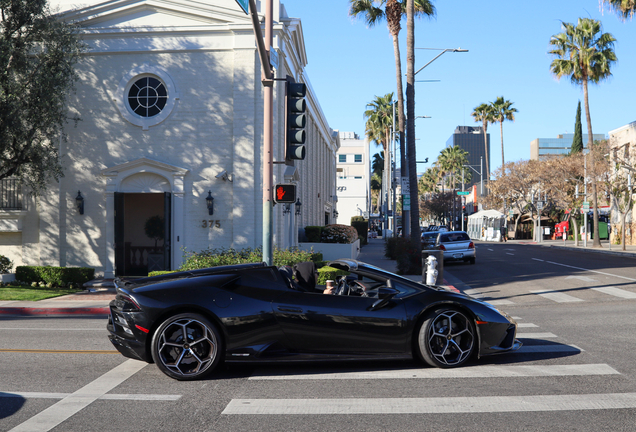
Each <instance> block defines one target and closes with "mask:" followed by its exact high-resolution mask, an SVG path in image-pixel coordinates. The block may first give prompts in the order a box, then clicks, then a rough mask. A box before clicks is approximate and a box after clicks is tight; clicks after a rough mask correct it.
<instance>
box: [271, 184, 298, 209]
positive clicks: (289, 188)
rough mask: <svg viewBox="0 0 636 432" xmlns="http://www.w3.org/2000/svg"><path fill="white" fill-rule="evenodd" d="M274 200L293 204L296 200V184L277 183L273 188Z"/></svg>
mask: <svg viewBox="0 0 636 432" xmlns="http://www.w3.org/2000/svg"><path fill="white" fill-rule="evenodd" d="M274 201H275V202H277V203H286V204H294V203H295V202H296V185H295V184H289V183H282V184H277V185H276V187H275V188H274Z"/></svg>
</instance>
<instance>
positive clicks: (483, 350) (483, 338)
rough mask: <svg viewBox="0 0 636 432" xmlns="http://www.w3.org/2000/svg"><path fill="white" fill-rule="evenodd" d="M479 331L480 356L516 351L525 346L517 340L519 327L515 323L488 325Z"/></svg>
mask: <svg viewBox="0 0 636 432" xmlns="http://www.w3.org/2000/svg"><path fill="white" fill-rule="evenodd" d="M477 328H478V330H479V340H480V346H479V356H480V357H481V356H487V355H493V354H501V353H505V352H509V351H516V350H518V349H519V348H521V345H523V344H522V343H521V342H520V341H519V340H518V339H516V333H517V325H516V324H513V323H507V324H506V323H492V322H490V323H486V324H480V325H478V326H477Z"/></svg>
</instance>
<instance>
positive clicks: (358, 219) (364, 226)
mask: <svg viewBox="0 0 636 432" xmlns="http://www.w3.org/2000/svg"><path fill="white" fill-rule="evenodd" d="M351 226H352V227H354V228H355V229H356V231H358V238H359V239H360V244H361V245H365V244H367V238H368V235H369V221H367V220H365V219H364V218H363V217H362V216H354V217H352V218H351Z"/></svg>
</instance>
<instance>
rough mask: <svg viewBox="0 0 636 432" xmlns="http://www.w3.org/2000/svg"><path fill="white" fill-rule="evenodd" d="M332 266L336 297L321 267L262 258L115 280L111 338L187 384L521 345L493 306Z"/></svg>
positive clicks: (443, 358) (360, 268) (349, 263)
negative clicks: (242, 365) (227, 365)
mask: <svg viewBox="0 0 636 432" xmlns="http://www.w3.org/2000/svg"><path fill="white" fill-rule="evenodd" d="M329 265H330V266H332V267H335V268H337V269H340V270H345V271H346V272H348V273H349V275H348V276H341V277H339V278H338V280H337V289H336V295H325V294H323V293H322V289H321V287H319V286H316V279H315V265H314V264H313V263H300V264H298V265H297V266H296V277H295V278H294V279H292V278H291V277H290V275H291V272H290V269H289V268H288V267H281V268H276V267H268V266H267V265H266V264H264V263H253V264H240V265H232V266H222V267H215V268H209V269H202V270H195V271H187V272H178V273H171V274H167V275H162V276H156V277H150V278H143V279H138V280H135V281H131V282H127V281H124V280H120V279H117V280H116V286H117V296H116V298H115V300H113V301H112V302H111V303H110V316H109V319H108V327H107V328H108V331H109V332H110V335H109V338H110V341H111V342H112V344H113V345H114V346H115V348H117V349H118V350H119V351H120V352H121V353H122V354H123V355H124V356H126V357H130V358H133V359H138V360H141V361H145V362H154V363H156V364H157V367H158V368H159V369H160V370H161V371H162V372H163V373H164V374H166V375H168V376H169V377H171V378H175V379H178V380H192V379H197V378H203V377H204V376H206V375H208V374H209V373H211V372H212V371H213V370H214V369H215V368H216V367H217V366H218V365H219V363H220V362H222V361H226V362H263V361H266V362H271V361H299V360H314V361H315V360H364V359H409V358H412V357H416V358H419V359H421V360H423V361H425V362H426V363H428V364H429V365H431V366H436V367H441V368H451V367H457V366H461V365H463V364H465V363H466V362H468V361H469V359H471V358H472V357H477V358H479V357H481V356H485V355H491V354H497V353H502V352H506V351H510V350H515V349H517V348H519V347H520V346H521V344H520V343H519V342H518V341H517V340H516V339H515V335H516V331H517V324H516V322H515V321H514V320H513V319H512V318H511V317H510V316H508V315H507V314H505V313H503V312H500V311H498V310H497V309H496V308H495V307H494V306H492V305H490V304H488V303H485V302H483V301H480V300H477V299H474V298H472V297H469V296H467V295H465V294H460V293H457V292H453V291H448V290H446V289H444V288H442V287H437V286H427V285H422V284H420V283H417V282H414V281H411V280H409V279H406V278H403V277H401V276H398V275H395V274H393V273H389V272H387V271H384V270H382V269H380V268H377V267H374V266H372V265H369V264H365V263H363V262H359V261H355V260H349V259H341V260H336V261H332V262H330V263H329Z"/></svg>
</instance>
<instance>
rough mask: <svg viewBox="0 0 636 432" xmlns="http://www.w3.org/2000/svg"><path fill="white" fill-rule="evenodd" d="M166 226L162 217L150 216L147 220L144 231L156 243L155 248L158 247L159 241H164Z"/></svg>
mask: <svg viewBox="0 0 636 432" xmlns="http://www.w3.org/2000/svg"><path fill="white" fill-rule="evenodd" d="M165 226H166V224H165V223H164V220H163V218H162V217H161V216H150V217H149V218H148V219H146V223H145V224H144V231H145V233H146V237H150V238H151V239H153V240H154V241H155V248H156V247H157V241H159V240H163V239H164V236H165Z"/></svg>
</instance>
